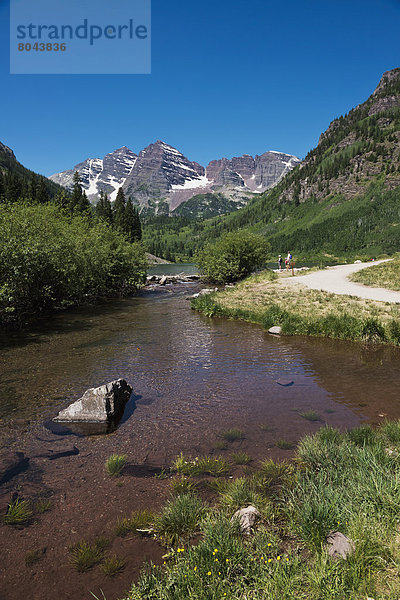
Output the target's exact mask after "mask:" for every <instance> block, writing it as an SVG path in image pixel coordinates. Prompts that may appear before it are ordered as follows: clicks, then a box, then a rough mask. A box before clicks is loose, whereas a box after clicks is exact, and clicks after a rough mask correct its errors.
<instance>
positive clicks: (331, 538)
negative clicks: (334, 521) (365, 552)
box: [325, 531, 355, 560]
mask: <svg viewBox="0 0 400 600" xmlns="http://www.w3.org/2000/svg"><path fill="white" fill-rule="evenodd" d="M325 548H326V550H327V552H328V554H329V556H330V557H331V558H333V559H334V560H338V559H339V558H343V559H344V560H346V558H347V557H348V555H349V554H351V553H352V552H354V550H355V544H354V542H353V540H351V539H350V538H348V537H346V536H345V535H344V534H343V533H340V531H335V532H332V533H330V534H329V535H328V537H327V538H326V546H325Z"/></svg>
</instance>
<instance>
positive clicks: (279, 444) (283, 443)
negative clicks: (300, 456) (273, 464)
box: [275, 439, 294, 450]
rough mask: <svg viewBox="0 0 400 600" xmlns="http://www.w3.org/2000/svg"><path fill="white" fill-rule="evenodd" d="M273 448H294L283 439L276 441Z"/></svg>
mask: <svg viewBox="0 0 400 600" xmlns="http://www.w3.org/2000/svg"><path fill="white" fill-rule="evenodd" d="M275 446H276V447H277V448H279V449H280V450H291V449H292V448H294V444H293V443H292V442H289V441H288V440H283V439H281V440H276V442H275Z"/></svg>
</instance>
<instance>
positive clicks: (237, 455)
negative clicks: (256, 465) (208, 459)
mask: <svg viewBox="0 0 400 600" xmlns="http://www.w3.org/2000/svg"><path fill="white" fill-rule="evenodd" d="M229 458H230V460H231V461H232V462H233V464H235V465H248V464H249V462H251V458H250V456H249V455H248V454H246V452H232V454H230V455H229Z"/></svg>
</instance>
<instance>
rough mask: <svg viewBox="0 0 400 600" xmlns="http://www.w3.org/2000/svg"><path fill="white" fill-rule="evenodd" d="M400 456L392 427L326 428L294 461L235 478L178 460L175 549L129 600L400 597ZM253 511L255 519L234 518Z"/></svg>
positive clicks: (162, 524)
mask: <svg viewBox="0 0 400 600" xmlns="http://www.w3.org/2000/svg"><path fill="white" fill-rule="evenodd" d="M399 453H400V422H396V423H394V422H393V423H386V424H385V425H383V426H382V427H380V428H379V429H378V430H375V431H374V430H373V429H372V428H370V427H368V426H363V427H360V428H357V429H353V430H351V431H348V432H345V433H340V432H339V431H338V430H335V429H331V428H329V427H326V428H323V429H320V430H319V432H318V433H316V434H315V435H314V436H308V437H305V438H303V439H302V440H301V441H300V443H299V447H298V451H297V454H296V460H295V462H294V463H287V462H276V463H275V462H273V461H270V460H264V461H262V462H261V463H259V464H258V465H257V466H256V467H255V468H254V469H252V470H251V471H250V472H249V471H247V474H246V475H245V476H242V477H239V478H236V479H232V478H231V479H227V478H226V477H222V478H218V476H216V477H215V478H214V481H211V480H210V479H209V478H208V479H204V478H201V477H199V475H198V471H199V466H200V465H201V464H202V459H201V458H199V457H197V458H196V459H193V458H190V457H186V458H185V457H183V456H181V457H179V459H178V460H177V461H176V462H175V464H174V465H173V466H172V472H173V473H175V475H172V476H171V477H172V478H171V480H170V487H171V492H172V497H171V499H170V500H169V502H168V504H167V505H166V506H165V507H164V509H163V510H162V512H161V514H160V516H159V517H158V518H156V519H155V520H154V521H153V525H154V528H155V535H156V536H157V537H160V536H161V537H162V536H164V542H165V541H167V543H166V545H167V547H168V546H171V545H172V548H173V549H172V550H170V551H169V552H168V553H167V555H166V556H165V557H164V558H165V560H164V563H163V565H162V566H160V567H156V566H155V565H148V567H147V569H146V570H145V572H144V573H143V574H142V576H141V577H140V579H139V582H138V583H137V584H136V585H133V587H132V589H131V591H130V593H129V595H128V596H127V598H126V600H149V599H152V598H154V599H157V600H175V599H181V598H193V599H196V600H214V599H216V598H225V597H227V598H235V599H237V600H245V599H246V600H281V599H282V598H283V599H287V600H303V599H304V598H307V599H308V600H332V599H333V598H334V599H335V600H348V599H349V598H352V599H354V600H365V599H366V598H368V599H372V598H374V600H395V599H397V598H398V597H399V593H400V578H399V576H400V544H399V541H400V538H399V536H400V533H399V525H398V506H399V502H400V492H399V487H398V485H397V478H398V476H399V475H400V463H399V460H398V457H399ZM217 461H219V464H218V465H217V464H216V463H217ZM242 461H243V462H245V456H243V457H242ZM210 462H212V459H211V461H210V460H208V463H210ZM214 464H215V466H216V467H218V469H219V470H221V469H222V466H223V464H222V459H214ZM225 467H226V469H227V471H228V469H229V467H228V465H225ZM327 482H328V485H327ZM206 489H211V490H213V492H214V497H213V498H212V501H211V502H210V498H208V499H205V498H204V490H206ZM249 505H250V506H251V507H252V514H253V515H254V514H255V515H256V516H255V518H254V521H252V520H250V523H248V522H247V523H246V521H241V520H240V517H237V518H236V519H235V518H234V515H236V514H237V513H236V511H238V510H242V509H244V508H245V507H248V506H249ZM245 527H246V529H245ZM172 540H173V543H171V542H172ZM193 540H196V543H195V544H194V545H192V543H191V542H192V541H193Z"/></svg>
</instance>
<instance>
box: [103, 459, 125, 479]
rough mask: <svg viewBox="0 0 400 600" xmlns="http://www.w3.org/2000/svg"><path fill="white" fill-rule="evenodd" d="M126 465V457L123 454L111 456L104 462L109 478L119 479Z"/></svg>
mask: <svg viewBox="0 0 400 600" xmlns="http://www.w3.org/2000/svg"><path fill="white" fill-rule="evenodd" d="M125 465H126V456H125V455H124V454H111V456H110V457H109V458H108V459H107V460H106V464H105V467H106V471H107V473H108V474H109V475H111V477H119V476H120V475H121V473H122V470H123V468H124V466H125Z"/></svg>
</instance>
